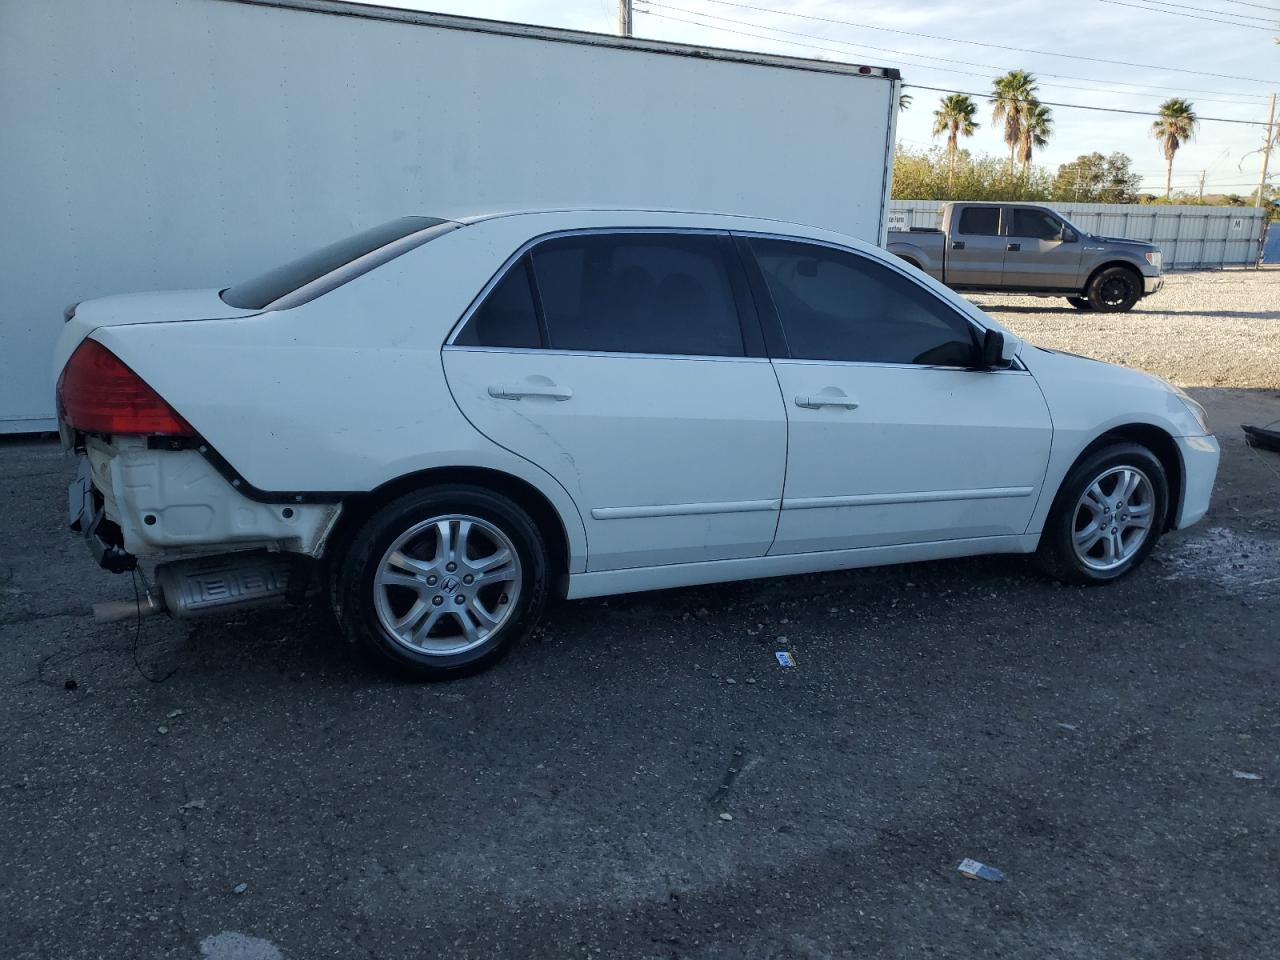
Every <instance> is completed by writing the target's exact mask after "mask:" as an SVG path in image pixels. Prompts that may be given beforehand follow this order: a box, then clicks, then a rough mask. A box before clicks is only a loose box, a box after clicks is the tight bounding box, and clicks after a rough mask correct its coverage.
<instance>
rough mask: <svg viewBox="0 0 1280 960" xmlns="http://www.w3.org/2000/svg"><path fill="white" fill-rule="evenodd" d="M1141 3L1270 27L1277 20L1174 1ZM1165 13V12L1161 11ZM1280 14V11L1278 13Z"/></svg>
mask: <svg viewBox="0 0 1280 960" xmlns="http://www.w3.org/2000/svg"><path fill="white" fill-rule="evenodd" d="M1138 2H1139V3H1144V4H1151V5H1153V6H1156V7H1177V8H1178V9H1179V10H1192V11H1195V12H1196V13H1214V14H1219V15H1221V16H1224V17H1236V18H1237V19H1240V20H1265V21H1266V22H1267V24H1268V26H1270V25H1271V24H1272V21H1273V20H1274V19H1275V18H1274V17H1271V16H1265V17H1264V16H1262V15H1260V14H1257V13H1233V12H1232V11H1230V10H1215V9H1213V8H1212V7H1191V6H1188V5H1187V4H1185V3H1174V2H1173V0H1138ZM1160 12H1161V13H1164V12H1165V11H1160ZM1276 12H1277V13H1280V10H1277V11H1276Z"/></svg>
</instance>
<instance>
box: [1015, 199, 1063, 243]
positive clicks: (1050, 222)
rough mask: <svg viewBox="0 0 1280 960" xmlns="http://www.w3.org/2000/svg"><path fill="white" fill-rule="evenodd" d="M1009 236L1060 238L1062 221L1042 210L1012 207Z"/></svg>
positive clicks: (1036, 238)
mask: <svg viewBox="0 0 1280 960" xmlns="http://www.w3.org/2000/svg"><path fill="white" fill-rule="evenodd" d="M1009 236H1011V237H1031V238H1032V239H1033V240H1061V239H1062V221H1061V220H1059V219H1058V218H1057V217H1055V216H1054V215H1053V214H1051V213H1046V212H1045V211H1043V210H1028V209H1026V208H1025V207H1014V208H1013V222H1012V224H1010V227H1009Z"/></svg>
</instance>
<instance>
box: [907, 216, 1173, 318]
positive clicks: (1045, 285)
mask: <svg viewBox="0 0 1280 960" xmlns="http://www.w3.org/2000/svg"><path fill="white" fill-rule="evenodd" d="M888 249H889V252H890V253H896V254H897V255H898V256H899V257H901V258H902V259H903V260H906V261H907V262H908V263H910V264H912V265H913V266H916V267H919V268H920V269H921V270H923V271H924V272H925V273H927V274H929V276H931V277H933V278H934V279H935V280H941V281H942V282H943V283H945V284H946V285H947V286H949V287H951V288H952V289H954V290H974V291H984V292H991V293H1022V294H1032V295H1035V296H1065V297H1066V298H1067V301H1068V302H1069V303H1070V304H1071V305H1072V306H1073V307H1076V308H1077V309H1080V310H1102V311H1105V312H1108V313H1114V312H1117V311H1121V310H1129V309H1132V307H1133V305H1134V304H1135V303H1137V302H1138V301H1139V300H1141V299H1142V298H1143V297H1145V296H1148V295H1150V294H1152V293H1155V292H1156V291H1157V290H1159V289H1160V287H1161V286H1163V285H1164V278H1163V277H1162V276H1161V258H1160V248H1159V247H1157V246H1155V245H1153V244H1150V243H1143V242H1141V241H1139V240H1118V239H1114V238H1111V237H1095V236H1093V235H1091V234H1088V233H1085V232H1084V231H1083V230H1079V229H1077V228H1076V227H1074V226H1072V225H1071V224H1070V223H1069V222H1068V221H1066V220H1065V219H1063V218H1062V217H1061V216H1060V215H1058V214H1057V213H1054V212H1053V211H1052V210H1050V209H1048V208H1047V207H1040V206H1036V205H1034V204H1030V203H949V204H947V205H946V206H945V207H943V209H942V227H941V229H937V228H920V227H916V228H913V229H911V230H890V231H889V243H888Z"/></svg>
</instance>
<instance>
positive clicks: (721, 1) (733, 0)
mask: <svg viewBox="0 0 1280 960" xmlns="http://www.w3.org/2000/svg"><path fill="white" fill-rule="evenodd" d="M703 2H704V3H713V4H716V5H717V6H722V7H738V8H740V9H742V10H754V11H756V12H758V13H772V14H776V15H778V16H783V17H797V18H799V19H801V20H814V21H817V22H820V23H836V24H840V25H841V26H846V27H858V28H859V29H861V30H879V31H882V32H884V33H898V34H903V35H905V36H908V37H923V38H924V39H926V40H941V41H943V42H944V43H964V44H968V45H969V46H974V47H990V48H992V49H994V50H1012V51H1013V52H1014V53H1033V54H1035V55H1037V56H1042V57H1063V58H1065V59H1068V60H1087V61H1089V62H1091V63H1109V64H1112V65H1114V66H1121V67H1138V68H1139V69H1142V70H1163V71H1168V72H1171V73H1194V74H1197V75H1199V76H1202V77H1217V78H1218V79H1220V80H1243V81H1245V82H1247V83H1262V84H1266V85H1267V86H1271V85H1273V84H1275V83H1276V82H1277V81H1275V80H1259V79H1258V78H1257V77H1241V76H1238V75H1236V74H1230V73H1211V72H1209V71H1207V70H1189V69H1187V68H1185V67H1170V66H1159V65H1156V64H1151V63H1134V62H1131V61H1128V60H1109V59H1106V58H1104V57H1087V56H1084V55H1083V54H1079V53H1055V52H1054V51H1052V50H1035V49H1033V48H1030V47H1012V46H1008V45H1006V44H1001V43H986V42H983V41H981V40H961V39H959V38H958V37H943V36H939V35H938V34H934V33H920V32H917V31H914V30H898V29H895V28H893V27H881V26H877V25H876V24H873V23H857V22H855V21H853V20H839V19H836V18H834V17H820V16H817V15H816V14H811V13H796V12H794V11H791V10H778V9H776V8H773V7H760V6H753V5H751V4H748V3H738V2H737V0H703Z"/></svg>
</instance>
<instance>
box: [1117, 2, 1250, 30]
mask: <svg viewBox="0 0 1280 960" xmlns="http://www.w3.org/2000/svg"><path fill="white" fill-rule="evenodd" d="M1098 2H1099V3H1109V4H1111V5H1112V6H1116V7H1130V8H1132V9H1134V10H1146V11H1147V12H1148V13H1164V14H1168V15H1169V16H1171V17H1186V18H1187V19H1188V20H1203V21H1206V22H1208V23H1225V24H1226V25H1227V26H1230V27H1244V28H1245V29H1246V30H1265V31H1266V32H1267V33H1271V32H1273V31H1274V30H1275V27H1264V26H1262V25H1261V24H1257V23H1236V22H1235V21H1233V20H1219V19H1217V18H1216V17H1202V16H1200V14H1198V13H1181V12H1179V11H1177V10H1166V9H1164V8H1163V7H1144V6H1142V5H1141V4H1137V3H1125V2H1124V0H1098ZM1171 6H1176V4H1171ZM1228 16H1230V14H1228ZM1239 16H1246V14H1239ZM1259 19H1260V18H1259Z"/></svg>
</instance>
